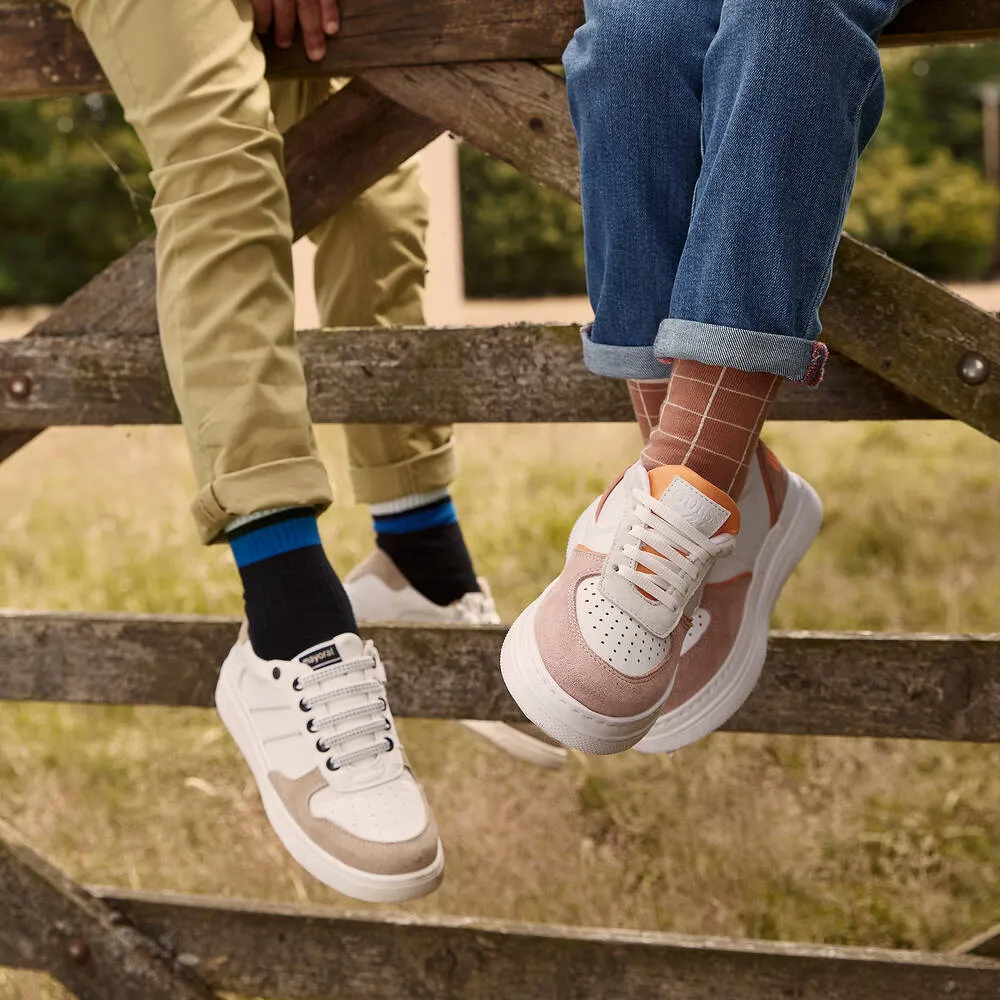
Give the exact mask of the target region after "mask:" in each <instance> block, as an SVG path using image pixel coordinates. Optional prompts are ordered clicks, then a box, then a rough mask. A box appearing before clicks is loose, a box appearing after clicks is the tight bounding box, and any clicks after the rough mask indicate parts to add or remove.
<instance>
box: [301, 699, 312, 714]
mask: <svg viewBox="0 0 1000 1000" xmlns="http://www.w3.org/2000/svg"><path fill="white" fill-rule="evenodd" d="M299 709H300V710H301V711H303V712H311V711H312V709H311V708H310V707H309V706H308V705H307V704H306V700H305V698H299Z"/></svg>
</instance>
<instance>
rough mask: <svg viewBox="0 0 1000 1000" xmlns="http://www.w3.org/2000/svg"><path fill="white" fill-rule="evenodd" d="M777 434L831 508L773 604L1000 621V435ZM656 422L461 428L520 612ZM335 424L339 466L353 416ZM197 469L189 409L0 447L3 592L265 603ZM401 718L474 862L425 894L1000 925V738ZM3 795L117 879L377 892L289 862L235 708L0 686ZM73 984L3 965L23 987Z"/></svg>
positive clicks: (716, 922) (15, 601)
mask: <svg viewBox="0 0 1000 1000" xmlns="http://www.w3.org/2000/svg"><path fill="white" fill-rule="evenodd" d="M768 437H769V440H770V442H771V443H772V445H773V446H774V447H775V448H776V449H777V450H778V452H779V454H781V455H782V456H783V457H784V458H785V459H786V461H787V462H788V464H789V465H790V466H791V467H793V468H795V469H796V470H798V471H799V472H801V473H803V474H805V475H806V476H807V477H808V478H809V479H810V480H811V481H812V482H813V483H814V484H815V485H816V487H817V488H818V489H819V491H820V493H821V494H822V496H823V497H824V500H825V502H826V508H827V516H826V524H825V528H824V531H823V533H822V535H821V537H820V539H819V540H818V542H817V543H816V545H815V546H814V548H813V550H812V551H811V552H810V553H809V555H808V557H807V559H806V560H805V562H804V563H803V565H802V566H801V567H800V569H799V570H798V572H797V573H796V575H795V576H794V577H793V579H792V581H791V582H790V583H789V585H788V587H787V588H786V593H785V594H784V595H783V597H782V599H781V603H780V605H779V608H778V611H777V614H776V618H775V623H774V624H775V626H776V627H781V628H837V629H841V628H844V629H847V628H872V629H907V630H914V631H928V632H930V631H937V630H947V631H965V630H968V631H998V630H1000V627H998V626H1000V622H998V610H997V609H998V607H1000V561H998V559H997V554H998V553H997V544H996V537H997V533H996V512H997V510H998V507H1000V477H998V476H997V468H998V458H1000V451H998V447H997V445H995V444H994V443H992V442H990V441H988V440H987V439H986V438H984V437H982V436H981V435H979V434H977V433H975V432H973V431H971V430H968V429H965V428H962V427H959V426H955V425H952V424H948V423H940V424H930V423H916V424H909V425H905V426H903V425H894V426H890V425H877V424H870V425H866V424H855V425H844V426H828V425H822V426H821V425H815V426H805V425H784V426H780V425H775V426H774V427H773V428H772V429H771V430H770V431H769V434H768ZM637 443H638V441H637V436H636V434H635V432H634V430H632V429H631V428H628V427H624V426H622V427H615V426H606V425H601V426H576V427H554V426H552V427H550V426H542V427H492V426H486V427H476V428H472V427H467V428H462V429H461V431H460V445H461V452H462V456H463V475H462V477H461V480H460V482H459V484H458V487H457V490H456V498H457V502H458V506H459V508H460V511H461V514H462V518H463V524H464V526H465V530H466V533H467V535H468V538H469V541H470V545H471V548H472V549H473V552H474V554H475V556H476V558H477V562H478V565H479V568H480V569H481V571H482V572H484V573H485V574H486V575H488V576H489V578H490V579H491V581H492V582H493V585H494V588H495V590H496V593H497V597H498V599H499V604H500V608H501V611H502V613H503V614H504V616H505V618H507V619H509V618H510V617H511V616H512V615H514V614H515V613H516V612H517V611H518V610H519V608H520V607H522V606H523V605H524V604H525V603H526V602H527V601H528V600H530V599H531V598H532V597H534V596H535V594H536V593H537V592H538V591H539V589H540V588H541V587H542V586H543V584H544V583H545V582H547V580H548V579H550V578H551V576H552V575H553V574H554V573H555V572H556V571H557V569H558V565H559V563H560V559H561V556H560V551H561V547H562V545H563V543H564V540H565V537H566V534H567V532H568V529H569V526H570V524H571V523H572V520H573V518H574V517H575V516H576V514H577V512H578V511H579V510H580V509H581V508H582V506H583V505H584V504H585V503H586V502H587V501H588V500H589V499H590V498H591V497H592V496H593V495H594V494H595V493H596V492H597V491H599V490H600V489H601V488H602V487H603V485H604V483H605V481H606V480H607V479H608V478H609V477H610V476H611V475H612V474H614V473H615V472H616V471H617V470H618V469H620V468H621V467H622V466H623V464H625V463H626V462H627V461H630V460H631V458H632V456H633V454H634V452H635V449H636V447H637ZM321 444H322V448H323V452H324V455H325V456H326V457H327V458H328V459H329V462H330V465H331V467H332V468H334V469H335V470H336V469H339V468H342V456H343V446H342V441H341V437H340V434H339V432H338V431H337V430H336V429H335V428H329V429H324V430H323V432H322V434H321ZM337 478H338V481H339V483H340V484H341V495H343V496H345V497H346V496H347V490H346V486H345V485H343V475H338V476H337ZM191 489H192V483H191V480H190V476H189V473H188V470H187V461H186V454H185V449H184V443H183V440H182V437H181V435H180V433H179V432H178V431H177V430H175V429H166V428H150V429H142V430H139V429H133V430H128V429H116V430H57V431H49V432H47V433H46V434H45V435H44V437H43V438H41V439H40V440H39V441H37V442H36V443H34V444H33V445H32V446H31V447H30V448H28V449H27V450H25V451H24V452H23V453H21V454H19V455H18V456H16V457H15V458H13V459H11V460H9V461H8V462H6V463H4V464H3V465H2V466H0V524H2V525H3V527H2V529H0V547H2V557H0V604H3V605H7V606H10V607H18V608H51V609H68V608H86V609H92V610H121V611H150V612H212V613H231V614H236V613H238V611H239V601H238V587H237V580H236V575H235V571H234V570H233V568H232V566H231V564H230V561H229V556H228V553H227V552H226V550H225V549H223V548H218V547H217V548H213V549H209V550H205V549H202V548H200V547H199V546H198V545H197V543H196V541H195V539H194V534H193V531H192V529H191V526H190V524H189V522H188V515H187V501H188V497H189V494H190V492H191ZM323 531H324V536H325V539H326V542H327V544H328V546H329V549H330V552H331V553H332V555H333V557H334V560H335V563H336V565H337V567H338V568H339V569H340V570H347V569H348V568H349V567H350V566H351V564H352V563H353V562H354V561H355V560H357V559H358V558H360V557H361V556H362V555H363V554H364V553H365V552H366V551H367V550H368V548H369V546H370V544H371V540H370V537H369V528H368V520H367V516H366V513H365V512H364V510H362V509H359V508H353V507H339V508H337V509H335V510H334V511H333V512H331V513H330V514H329V515H328V516H327V517H325V518H324V519H323ZM208 666H209V665H207V664H206V668H207V667H208ZM404 726H405V737H406V739H407V745H408V748H409V751H410V755H411V757H412V760H413V762H414V765H415V768H416V770H417V772H418V773H419V775H420V776H421V777H422V778H423V779H424V781H425V783H426V786H427V788H428V792H429V794H430V797H431V798H432V800H433V802H434V805H435V809H436V811H437V814H438V817H439V820H440V822H441V826H442V830H443V835H444V837H445V841H446V847H447V849H448V864H449V869H448V877H447V879H446V883H445V886H444V887H443V888H442V889H441V891H440V892H439V893H437V894H436V895H435V896H433V897H431V898H430V899H427V900H424V901H420V902H418V903H414V904H411V905H409V906H408V907H407V909H409V910H412V911H414V912H418V913H424V914H428V913H449V914H474V915H482V916H489V917H501V918H513V919H525V920H547V921H556V922H562V923H569V924H589V925H619V926H626V927H634V928H647V929H664V930H675V931H682V932H690V933H705V934H726V935H736V936H742V935H749V936H754V937H768V938H770V937H775V938H786V939H796V940H810V941H821V942H836V943H841V942H843V943H852V944H872V945H889V946H899V947H904V948H910V947H922V948H943V947H947V946H949V945H951V944H954V943H956V942H958V941H959V940H961V939H962V938H963V937H965V936H967V935H969V934H971V933H973V932H976V931H978V930H981V929H982V928H983V927H984V926H986V925H988V924H989V923H991V922H993V921H996V920H998V919H1000V884H998V872H1000V839H998V837H997V833H996V831H997V830H998V828H1000V788H998V784H997V781H996V775H997V773H998V770H1000V748H993V747H978V746H954V745H937V744H931V743H902V742H899V743H897V742H891V741H860V740H850V741H848V740H836V739H807V738H792V737H787V738H786V737H759V736H743V735H726V734H720V735H717V736H715V737H713V738H710V739H708V740H706V741H705V742H703V743H702V744H700V745H698V746H695V747H693V748H691V749H689V750H687V751H684V752H682V753H679V754H677V755H675V756H673V757H664V758H645V757H641V756H639V755H636V754H626V755H623V756H620V757H616V758H612V759H596V758H585V757H583V756H579V755H574V756H573V758H572V760H571V762H570V764H569V766H568V767H567V768H566V769H565V771H563V772H562V773H558V774H552V773H546V772H539V771H535V770H532V769H531V768H529V767H527V766H525V765H520V764H517V763H512V762H510V761H508V760H507V759H505V758H504V757H503V756H502V755H501V754H500V753H499V752H496V751H494V750H492V749H491V748H489V747H488V746H485V745H483V744H481V743H479V742H477V741H476V740H475V738H473V737H471V736H469V735H468V734H466V733H465V732H463V731H462V730H461V729H460V728H458V727H457V726H456V725H454V724H448V723H440V722H429V721H419V720H414V721H408V722H406V723H404ZM0 802H2V806H0V809H2V811H3V814H4V815H5V816H7V817H9V818H10V819H11V820H12V821H13V822H14V823H15V825H17V826H18V827H19V828H20V829H21V830H22V831H23V832H24V833H26V834H27V835H28V836H30V837H31V838H32V839H33V840H34V841H35V842H36V843H37V845H38V846H39V848H40V849H41V850H43V851H44V852H46V853H48V854H50V855H51V856H52V857H53V858H54V859H55V860H56V861H57V862H58V863H59V864H60V865H62V866H64V867H65V868H66V870H68V871H69V872H71V873H72V874H73V875H74V876H76V877H78V878H80V879H83V880H86V881H88V882H91V883H103V884H114V885H124V886H129V887H132V888H158V889H171V890H177V891H183V892H196V893H209V894H212V893H218V894H229V895H235V896H243V897H250V896H252V897H266V898H269V899H281V900H291V901H296V900H300V901H309V902H314V903H322V904H328V905H331V906H337V907H342V906H346V907H347V908H350V909H359V908H361V904H356V903H346V902H345V901H344V900H342V899H339V898H338V897H337V896H335V895H334V894H333V893H331V892H329V891H327V890H325V889H324V888H323V887H321V886H319V885H317V884H316V883H314V882H312V881H311V880H310V879H309V878H308V877H307V876H305V875H304V874H302V873H301V872H300V871H299V870H298V869H297V868H296V867H295V866H294V864H292V863H291V862H289V861H288V860H287V859H286V857H285V855H284V853H283V852H282V850H281V848H280V846H279V844H278V842H277V841H276V839H275V838H274V836H273V835H272V834H271V832H270V830H269V828H268V826H267V824H266V822H265V821H264V819H263V816H262V812H261V809H260V807H259V805H258V801H257V797H256V793H255V790H254V788H253V786H252V784H251V782H250V779H249V775H248V772H247V770H246V768H245V767H244V765H243V763H242V762H241V760H240V759H239V758H238V756H237V754H236V752H235V750H234V748H233V746H232V745H231V743H230V741H229V739H228V737H227V736H226V734H225V733H224V731H223V730H222V727H221V725H220V724H219V723H218V721H217V720H216V718H215V717H214V715H213V714H212V713H210V712H205V711H196V710H166V709H134V710H133V709H102V708H92V707H70V706H38V705H14V704H4V705H0ZM60 995H61V994H60V993H59V992H58V990H56V988H55V987H52V986H51V985H50V984H48V983H46V982H45V981H43V980H41V979H40V978H37V977H32V976H26V975H15V974H12V973H4V972H0V998H2V1000H28V998H35V997H39V998H46V1000H47V998H51V997H57V996H60Z"/></svg>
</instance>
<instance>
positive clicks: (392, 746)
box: [385, 736, 396, 753]
mask: <svg viewBox="0 0 1000 1000" xmlns="http://www.w3.org/2000/svg"><path fill="white" fill-rule="evenodd" d="M385 742H386V744H387V746H386V748H385V752H386V753H392V751H393V750H395V749H396V744H395V743H394V742H393V739H392V737H391V736H387V737H386V738H385Z"/></svg>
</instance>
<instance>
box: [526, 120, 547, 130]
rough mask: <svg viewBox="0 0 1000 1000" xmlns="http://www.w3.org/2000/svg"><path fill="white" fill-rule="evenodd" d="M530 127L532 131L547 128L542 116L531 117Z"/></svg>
mask: <svg viewBox="0 0 1000 1000" xmlns="http://www.w3.org/2000/svg"><path fill="white" fill-rule="evenodd" d="M528 128H530V129H531V131H532V132H541V131H543V130H544V129H545V122H543V121H542V119H541V118H537V117H536V118H529V119H528Z"/></svg>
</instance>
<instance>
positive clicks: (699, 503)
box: [660, 476, 729, 536]
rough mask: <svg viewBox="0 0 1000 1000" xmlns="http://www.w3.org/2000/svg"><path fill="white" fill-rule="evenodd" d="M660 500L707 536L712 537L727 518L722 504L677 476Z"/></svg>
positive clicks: (726, 511)
mask: <svg viewBox="0 0 1000 1000" xmlns="http://www.w3.org/2000/svg"><path fill="white" fill-rule="evenodd" d="M660 499H661V500H663V502H664V503H666V504H667V506H668V507H671V508H673V509H674V510H675V511H677V513H678V514H680V515H681V516H682V517H683V518H685V519H686V520H687V521H689V522H690V523H691V524H692V525H693V526H694V527H696V528H697V529H698V530H699V531H701V532H703V533H704V534H706V535H709V536H712V535H714V534H715V532H717V531H718V530H719V528H721V527H722V525H723V524H725V523H726V519H727V518H728V517H729V511H728V510H726V508H725V507H723V506H722V504H719V503H716V502H715V501H714V500H712V499H711V498H710V497H707V496H705V494H704V493H702V492H701V491H700V490H698V489H695V487H694V486H692V485H691V484H690V483H689V482H688V481H687V480H686V479H681V478H680V477H679V476H678V477H677V478H676V479H675V480H674V481H673V482H672V483H671V484H670V487H669V488H668V489H667V491H666V492H665V493H664V494H663V496H662V497H661V498H660Z"/></svg>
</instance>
